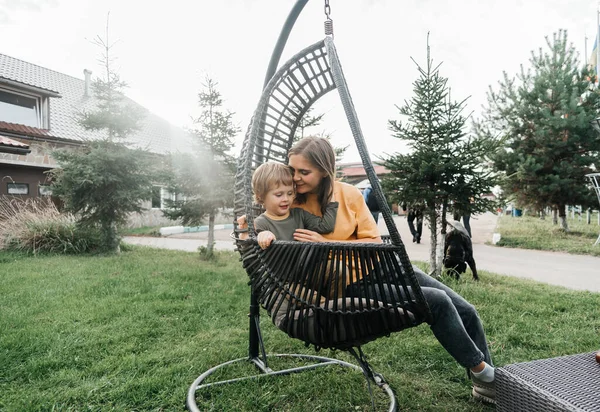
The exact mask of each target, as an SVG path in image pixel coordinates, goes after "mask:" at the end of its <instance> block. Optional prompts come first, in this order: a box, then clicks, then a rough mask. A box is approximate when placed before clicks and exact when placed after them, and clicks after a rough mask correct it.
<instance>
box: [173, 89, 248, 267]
mask: <svg viewBox="0 0 600 412" xmlns="http://www.w3.org/2000/svg"><path fill="white" fill-rule="evenodd" d="M198 104H199V106H200V115H199V116H198V117H197V118H196V119H194V123H195V127H194V129H193V130H192V131H193V133H194V135H195V136H196V142H195V147H194V152H193V153H192V154H187V155H183V156H180V157H178V158H175V161H174V162H173V170H174V174H173V176H172V180H171V184H170V185H169V191H170V192H172V193H174V194H175V195H176V198H175V199H172V200H169V201H167V206H168V208H167V209H166V210H165V211H163V213H164V214H165V216H167V217H169V218H171V219H181V221H182V222H183V224H184V225H199V224H201V223H203V222H204V220H205V219H208V245H207V250H206V257H207V258H210V257H212V256H213V253H214V226H215V217H216V215H217V213H218V211H219V209H221V208H223V207H226V206H230V205H232V204H233V180H234V173H235V160H234V159H233V157H232V156H231V155H230V154H229V151H230V149H231V148H232V147H233V144H234V142H233V138H234V137H235V135H236V134H237V133H238V132H239V131H240V129H239V128H238V127H237V126H236V125H235V124H234V123H233V115H234V113H232V112H230V111H228V110H226V109H224V108H223V98H222V96H221V93H220V92H219V91H218V90H217V83H216V82H215V81H214V80H212V79H211V78H210V77H206V78H205V81H204V83H203V89H202V90H201V91H200V92H199V93H198Z"/></svg>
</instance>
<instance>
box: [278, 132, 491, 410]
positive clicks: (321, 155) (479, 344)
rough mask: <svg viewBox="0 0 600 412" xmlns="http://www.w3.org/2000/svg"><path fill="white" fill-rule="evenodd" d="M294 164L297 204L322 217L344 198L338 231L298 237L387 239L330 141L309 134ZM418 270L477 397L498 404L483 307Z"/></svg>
mask: <svg viewBox="0 0 600 412" xmlns="http://www.w3.org/2000/svg"><path fill="white" fill-rule="evenodd" d="M289 165H290V167H291V168H292V169H293V171H294V183H295V185H296V201H295V204H296V207H300V208H302V209H304V210H306V211H308V212H310V213H312V214H315V215H317V216H322V215H323V212H324V210H325V207H326V206H327V204H328V203H329V202H330V201H336V202H339V208H338V215H337V220H336V224H335V229H334V231H333V232H332V233H329V234H326V235H320V234H318V233H316V232H313V231H311V230H307V229H297V230H296V232H295V234H294V239H295V240H297V241H300V242H324V241H327V242H331V241H339V242H363V243H364V242H375V243H381V237H380V235H379V231H378V229H377V225H376V224H375V221H374V220H373V216H372V215H371V213H370V212H369V209H368V208H367V205H366V204H365V201H364V199H363V197H362V195H361V193H360V191H359V190H358V189H357V188H355V187H354V186H351V185H348V184H345V183H341V182H336V181H335V153H334V150H333V147H332V146H331V144H330V143H329V141H328V140H327V139H324V138H318V137H305V138H303V139H302V140H300V141H299V142H298V143H297V144H296V145H294V146H293V147H292V149H291V150H290V151H289ZM414 272H415V275H416V276H417V279H418V280H419V283H420V285H421V287H422V290H423V295H424V296H425V299H426V300H427V303H428V304H429V306H430V308H431V312H432V314H433V321H432V323H431V325H430V327H431V330H432V331H433V333H434V335H435V337H436V338H437V340H438V341H439V342H440V343H441V344H442V346H443V347H444V348H445V349H446V350H447V351H448V353H450V355H452V357H454V359H455V360H456V361H457V362H458V363H459V364H460V365H462V366H463V367H465V368H467V370H468V371H470V372H471V373H470V376H471V379H472V381H473V391H472V393H473V397H474V398H475V399H478V400H481V401H484V402H491V403H494V398H495V385H494V368H493V364H492V360H491V357H490V353H489V350H488V347H487V342H486V337H485V332H484V331H483V326H482V324H481V320H480V319H479V315H478V314H477V311H476V310H475V308H474V307H473V305H471V304H470V303H469V302H467V301H466V300H465V299H463V298H462V297H461V296H460V295H458V294H457V293H456V292H454V291H453V290H452V289H450V288H449V287H447V286H445V285H444V284H442V283H440V282H438V281H437V280H435V279H433V278H432V277H430V276H428V275H426V274H425V273H423V272H422V271H421V270H419V269H418V268H416V267H415V268H414ZM353 286H354V285H352V284H351V285H349V286H348V289H347V293H357V292H358V293H359V290H358V288H355V287H353ZM384 293H389V291H384Z"/></svg>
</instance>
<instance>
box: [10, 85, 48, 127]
mask: <svg viewBox="0 0 600 412" xmlns="http://www.w3.org/2000/svg"><path fill="white" fill-rule="evenodd" d="M47 106H48V105H47V99H46V98H42V97H40V96H35V95H31V94H26V93H21V92H16V91H13V90H9V89H0V120H3V121H5V122H9V123H16V124H22V125H25V126H31V127H39V128H47V127H48V125H47V117H48V116H46V113H47Z"/></svg>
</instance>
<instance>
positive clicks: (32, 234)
mask: <svg viewBox="0 0 600 412" xmlns="http://www.w3.org/2000/svg"><path fill="white" fill-rule="evenodd" d="M99 244H100V240H99V233H98V231H97V230H95V229H93V228H85V229H83V228H82V227H80V226H79V225H78V224H77V219H76V218H75V216H74V215H72V214H64V213H60V212H59V211H58V209H57V208H56V206H55V205H54V203H52V201H51V200H49V199H44V198H42V199H25V200H23V199H16V198H3V199H0V249H5V250H16V251H21V252H26V253H33V254H37V253H64V254H72V253H87V252H93V251H96V250H98V248H99Z"/></svg>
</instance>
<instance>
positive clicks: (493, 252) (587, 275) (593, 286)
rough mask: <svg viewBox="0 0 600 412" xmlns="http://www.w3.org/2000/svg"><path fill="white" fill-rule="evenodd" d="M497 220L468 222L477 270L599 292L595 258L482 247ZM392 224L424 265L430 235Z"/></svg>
mask: <svg viewBox="0 0 600 412" xmlns="http://www.w3.org/2000/svg"><path fill="white" fill-rule="evenodd" d="M497 218H498V217H497V216H496V215H494V214H492V213H486V214H483V215H478V216H475V217H472V218H471V230H472V234H473V254H474V256H475V261H476V262H477V269H478V270H485V271H489V272H493V273H498V274H502V275H509V276H515V277H520V278H527V279H532V280H535V281H539V282H545V283H550V284H553V285H558V286H565V287H568V288H571V289H578V290H589V291H592V292H600V258H599V257H593V256H585V255H570V254H567V253H559V252H545V251H537V250H526V249H510V248H502V247H495V246H491V245H489V244H486V243H490V242H491V240H492V234H493V232H494V230H495V228H496V223H497ZM394 220H395V222H396V227H398V230H399V232H400V236H401V237H402V239H403V240H404V241H405V242H406V243H405V246H406V251H407V253H408V256H409V257H410V258H411V259H412V260H415V261H426V262H428V261H429V250H430V248H429V236H430V232H429V229H428V227H427V225H424V226H423V237H422V239H421V241H422V243H421V244H416V243H412V236H411V235H410V231H409V230H408V224H407V222H406V217H404V216H395V217H394ZM379 227H380V230H381V232H382V233H387V228H386V227H385V224H384V222H383V220H382V219H380V221H379ZM229 232H230V231H229V230H221V231H217V232H215V238H216V245H215V246H216V248H217V249H222V250H234V246H233V242H232V241H231V239H230V238H229ZM206 236H207V233H206V232H200V233H186V234H181V235H173V236H169V237H161V238H157V237H126V238H125V239H124V240H125V242H127V243H133V244H138V245H145V246H152V247H158V248H164V249H174V250H184V251H189V252H195V251H196V250H197V249H198V247H199V246H206V242H207V240H206ZM484 276H485V275H484Z"/></svg>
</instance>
